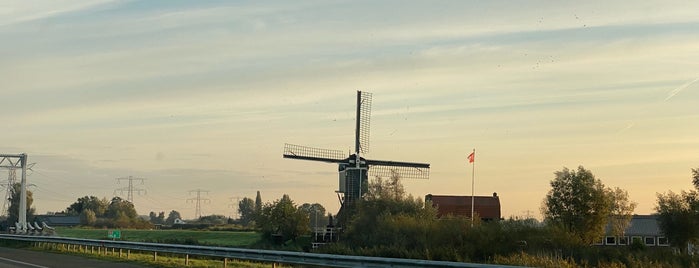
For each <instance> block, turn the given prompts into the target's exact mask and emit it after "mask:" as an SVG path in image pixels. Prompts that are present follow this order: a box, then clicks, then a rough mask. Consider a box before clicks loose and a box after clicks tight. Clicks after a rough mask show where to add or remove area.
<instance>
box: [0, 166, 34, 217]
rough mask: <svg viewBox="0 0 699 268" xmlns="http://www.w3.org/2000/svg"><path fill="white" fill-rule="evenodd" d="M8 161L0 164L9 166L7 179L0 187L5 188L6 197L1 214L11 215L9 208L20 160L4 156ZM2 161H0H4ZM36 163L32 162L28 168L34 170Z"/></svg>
mask: <svg viewBox="0 0 699 268" xmlns="http://www.w3.org/2000/svg"><path fill="white" fill-rule="evenodd" d="M5 161H7V164H6V165H4V166H0V168H7V171H8V175H7V181H3V182H2V183H1V185H0V187H3V188H5V199H4V202H3V204H2V211H1V212H0V214H2V215H9V211H8V210H9V209H10V198H11V197H12V190H13V188H14V185H15V183H17V168H19V167H18V165H19V164H20V163H19V160H15V161H13V159H12V158H5V157H3V161H2V162H5ZM2 162H0V163H2ZM35 164H36V163H31V164H28V165H27V170H30V171H31V170H32V167H34V165H35Z"/></svg>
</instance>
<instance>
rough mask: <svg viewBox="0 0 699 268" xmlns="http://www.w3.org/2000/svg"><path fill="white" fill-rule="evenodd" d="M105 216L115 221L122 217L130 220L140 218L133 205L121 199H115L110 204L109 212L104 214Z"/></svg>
mask: <svg viewBox="0 0 699 268" xmlns="http://www.w3.org/2000/svg"><path fill="white" fill-rule="evenodd" d="M104 216H105V217H107V218H110V219H113V220H116V219H118V218H120V217H126V218H128V219H135V218H136V217H138V213H136V209H135V208H134V206H133V204H132V203H131V202H129V201H128V200H124V199H121V197H118V196H116V197H114V198H112V201H110V202H109V206H107V210H106V211H105V212H104Z"/></svg>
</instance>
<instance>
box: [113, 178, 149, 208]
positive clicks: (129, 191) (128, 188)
mask: <svg viewBox="0 0 699 268" xmlns="http://www.w3.org/2000/svg"><path fill="white" fill-rule="evenodd" d="M116 180H117V184H119V183H121V181H123V180H128V181H129V186H126V187H122V188H119V189H116V190H114V195H116V192H117V191H119V192H120V193H121V194H122V195H123V194H124V192H126V193H127V197H126V200H128V201H129V202H131V204H133V193H134V192H137V193H138V195H141V192H143V193H144V194H145V193H146V190H144V189H140V188H135V187H134V186H133V181H141V184H143V182H144V181H145V180H146V179H144V178H134V177H132V176H129V177H128V178H125V177H122V178H116Z"/></svg>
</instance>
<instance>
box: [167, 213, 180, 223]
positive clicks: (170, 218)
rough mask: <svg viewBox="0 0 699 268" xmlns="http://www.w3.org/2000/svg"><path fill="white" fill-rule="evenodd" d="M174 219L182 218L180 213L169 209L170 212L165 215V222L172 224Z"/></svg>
mask: <svg viewBox="0 0 699 268" xmlns="http://www.w3.org/2000/svg"><path fill="white" fill-rule="evenodd" d="M176 219H182V216H180V213H179V212H177V211H175V210H173V211H170V214H168V215H167V219H165V224H169V225H173V224H175V220H176Z"/></svg>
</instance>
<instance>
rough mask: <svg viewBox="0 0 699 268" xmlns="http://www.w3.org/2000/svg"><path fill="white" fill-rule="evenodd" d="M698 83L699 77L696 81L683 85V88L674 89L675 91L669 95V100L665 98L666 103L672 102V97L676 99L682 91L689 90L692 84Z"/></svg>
mask: <svg viewBox="0 0 699 268" xmlns="http://www.w3.org/2000/svg"><path fill="white" fill-rule="evenodd" d="M697 81H699V77H697V78H696V79H694V80H692V81H689V82H687V83H684V84H683V85H681V86H679V87H677V88H675V89H673V90H672V91H671V92H670V93H669V94H668V95H667V98H665V101H668V100H670V99H671V98H672V97H674V96H675V95H677V94H679V93H680V91H682V90H684V89H686V88H688V87H689V86H691V85H692V84H694V83H696V82H697Z"/></svg>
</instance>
